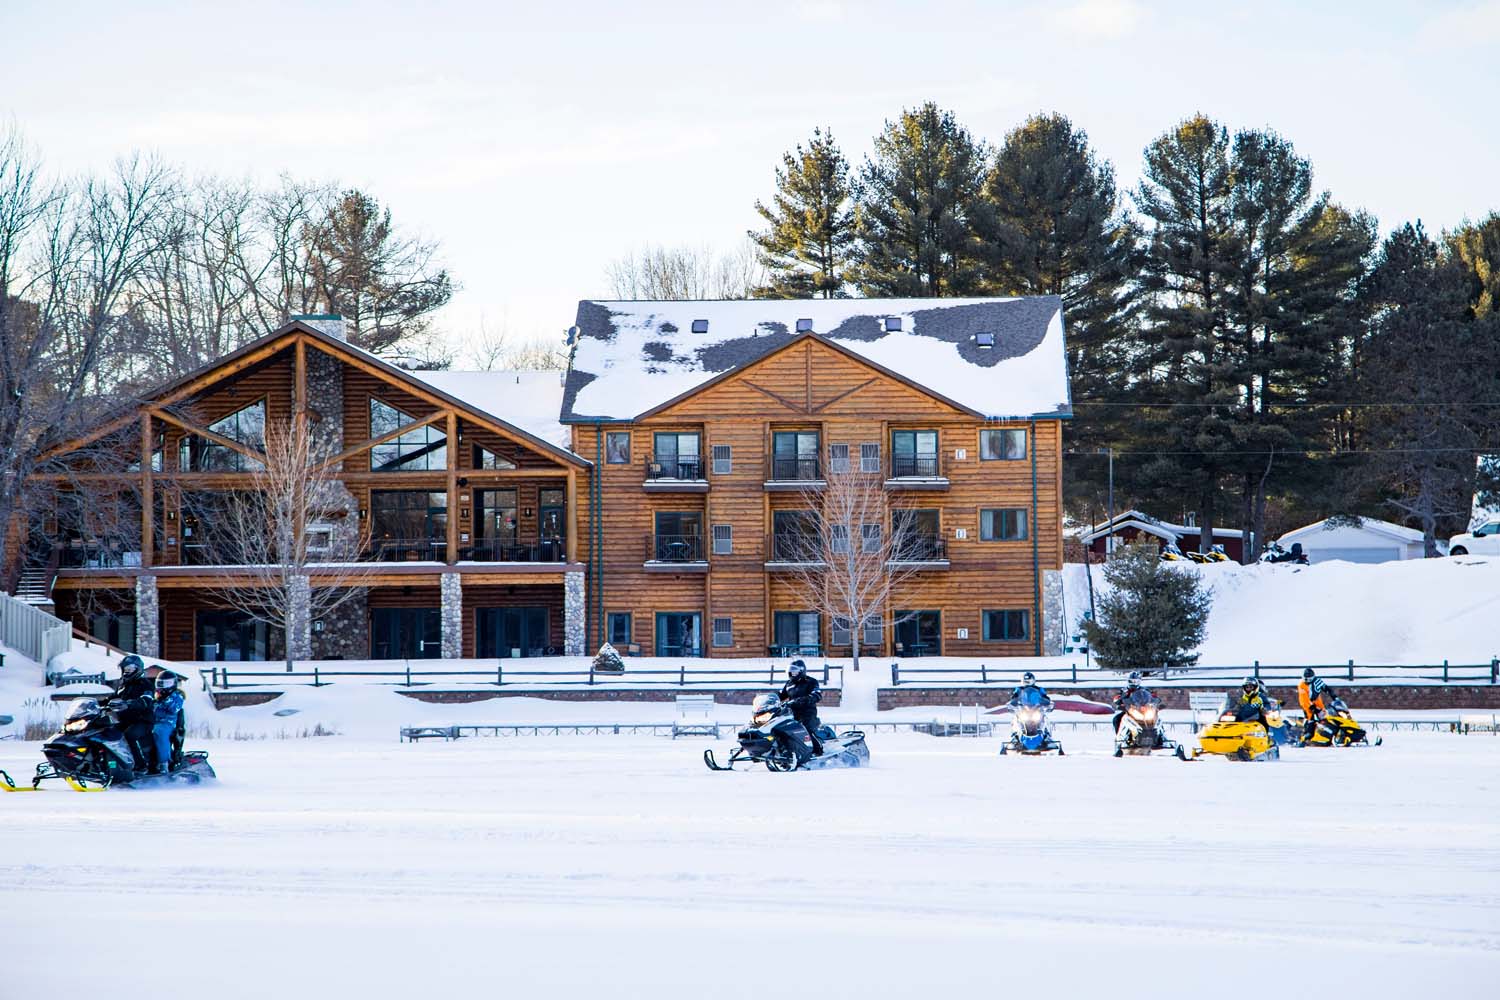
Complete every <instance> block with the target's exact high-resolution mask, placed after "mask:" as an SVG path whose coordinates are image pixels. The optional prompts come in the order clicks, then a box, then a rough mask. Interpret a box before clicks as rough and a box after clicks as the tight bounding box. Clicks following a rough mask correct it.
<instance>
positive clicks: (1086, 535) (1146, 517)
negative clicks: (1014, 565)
mask: <svg viewBox="0 0 1500 1000" xmlns="http://www.w3.org/2000/svg"><path fill="white" fill-rule="evenodd" d="M1125 528H1135V529H1137V530H1140V531H1144V532H1146V533H1148V534H1152V535H1156V536H1157V537H1158V538H1168V537H1170V538H1172V539H1173V540H1176V539H1178V538H1181V537H1182V536H1183V535H1197V534H1200V533H1201V532H1202V530H1203V529H1202V528H1201V527H1199V526H1198V525H1196V524H1173V523H1171V522H1170V521H1163V520H1161V519H1159V518H1155V517H1152V516H1151V515H1150V514H1146V513H1143V512H1141V511H1138V510H1127V511H1122V512H1120V513H1118V514H1116V515H1115V516H1114V518H1113V519H1111V520H1109V521H1105V522H1104V523H1103V524H1098V525H1092V526H1090V527H1088V528H1086V529H1084V530H1083V531H1082V532H1080V533H1079V535H1078V538H1079V540H1081V541H1082V542H1083V543H1084V544H1085V545H1087V544H1088V543H1090V542H1092V541H1094V540H1095V539H1096V538H1103V537H1104V536H1105V535H1108V534H1111V533H1113V532H1117V531H1122V530H1124V529H1125ZM1242 535H1244V532H1243V531H1241V530H1240V529H1239V528H1220V527H1218V526H1215V527H1214V537H1215V538H1239V537H1241V536H1242Z"/></svg>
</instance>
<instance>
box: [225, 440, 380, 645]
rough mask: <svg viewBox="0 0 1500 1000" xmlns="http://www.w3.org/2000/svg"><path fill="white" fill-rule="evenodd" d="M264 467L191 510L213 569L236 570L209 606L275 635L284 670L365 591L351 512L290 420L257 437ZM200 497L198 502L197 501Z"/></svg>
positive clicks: (313, 446) (318, 452)
mask: <svg viewBox="0 0 1500 1000" xmlns="http://www.w3.org/2000/svg"><path fill="white" fill-rule="evenodd" d="M264 455H265V460H264V462H256V463H254V468H253V472H252V474H251V476H250V480H251V484H250V488H248V489H245V490H237V491H234V492H228V493H221V494H217V495H214V497H213V499H209V500H206V501H200V508H199V510H200V513H199V521H200V523H202V524H203V528H204V532H205V535H204V540H205V542H206V543H207V547H208V550H209V553H210V556H209V558H210V560H211V561H212V562H214V563H218V564H223V565H232V566H238V567H241V568H240V569H239V570H237V571H236V575H235V582H234V585H233V586H216V587H210V588H208V592H209V594H210V595H211V596H212V598H213V599H214V600H216V601H217V602H219V603H221V604H223V605H225V606H227V607H230V608H233V609H234V610H236V611H239V612H241V613H242V614H244V615H246V616H247V617H249V618H250V619H251V620H253V621H258V622H264V623H265V624H266V625H268V626H270V627H271V628H275V629H279V630H281V632H282V634H283V636H284V637H285V643H284V647H285V659H286V668H287V670H288V671H290V670H291V669H292V661H293V660H295V659H299V658H301V659H306V658H307V657H309V656H311V653H312V651H311V648H310V645H309V635H308V630H309V629H310V628H311V623H312V622H313V621H314V620H315V619H318V618H322V617H324V616H325V615H327V614H329V613H330V612H332V611H333V610H335V609H336V608H338V607H339V606H340V605H342V604H344V603H345V602H346V601H349V600H351V599H352V598H354V597H356V596H357V595H358V593H359V592H360V591H361V590H362V589H363V588H365V587H367V586H368V585H369V584H368V579H369V576H370V567H369V565H368V564H367V563H363V562H360V561H359V559H360V555H361V549H362V545H363V539H362V536H361V532H360V526H359V522H358V507H357V506H356V504H355V502H354V500H353V497H351V496H350V494H349V492H348V491H347V490H346V489H345V488H344V486H343V484H342V482H341V481H340V480H339V477H338V473H337V472H335V471H334V470H333V469H332V467H331V466H330V464H329V462H328V459H329V458H331V457H332V456H331V452H330V451H329V449H327V448H323V447H320V446H319V445H318V444H317V443H316V441H315V438H314V435H313V434H311V433H309V432H308V430H307V429H306V428H305V427H303V426H299V422H297V421H296V420H293V421H292V422H289V423H286V424H280V423H270V424H267V426H266V429H265V448H264ZM200 496H201V495H200Z"/></svg>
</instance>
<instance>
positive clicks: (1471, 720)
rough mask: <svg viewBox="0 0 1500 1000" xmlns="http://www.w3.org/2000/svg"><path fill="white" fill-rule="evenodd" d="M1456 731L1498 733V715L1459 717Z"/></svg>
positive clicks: (1499, 718)
mask: <svg viewBox="0 0 1500 1000" xmlns="http://www.w3.org/2000/svg"><path fill="white" fill-rule="evenodd" d="M1458 731H1459V732H1461V733H1500V715H1460V716H1459V717H1458Z"/></svg>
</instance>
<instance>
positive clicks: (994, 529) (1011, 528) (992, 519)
mask: <svg viewBox="0 0 1500 1000" xmlns="http://www.w3.org/2000/svg"><path fill="white" fill-rule="evenodd" d="M1025 538H1026V511H1025V509H1024V508H1014V509H990V510H981V511H980V512H979V539H980V541H984V542H1019V541H1023V540H1024V539H1025Z"/></svg>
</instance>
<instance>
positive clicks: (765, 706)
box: [750, 691, 781, 715]
mask: <svg viewBox="0 0 1500 1000" xmlns="http://www.w3.org/2000/svg"><path fill="white" fill-rule="evenodd" d="M780 707H781V695H779V694H777V693H776V692H775V691H771V692H769V693H767V694H758V695H756V696H755V700H754V701H752V702H751V703H750V711H751V713H752V714H754V715H759V714H760V713H762V712H774V711H776V710H777V709H778V708H780Z"/></svg>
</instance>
